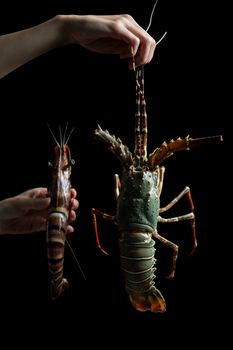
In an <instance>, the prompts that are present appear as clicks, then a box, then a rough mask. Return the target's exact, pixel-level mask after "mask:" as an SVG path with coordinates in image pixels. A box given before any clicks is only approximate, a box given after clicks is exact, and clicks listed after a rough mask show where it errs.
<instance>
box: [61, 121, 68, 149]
mask: <svg viewBox="0 0 233 350" xmlns="http://www.w3.org/2000/svg"><path fill="white" fill-rule="evenodd" d="M67 128H68V121H67V122H66V127H65V132H64V136H63V141H62V142H63V145H66V141H65V140H66V132H67Z"/></svg>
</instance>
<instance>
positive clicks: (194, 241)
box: [158, 186, 197, 255]
mask: <svg viewBox="0 0 233 350" xmlns="http://www.w3.org/2000/svg"><path fill="white" fill-rule="evenodd" d="M184 195H187V196H188V201H189V205H190V209H191V213H189V214H186V215H182V216H178V217H174V218H169V219H164V218H162V217H161V216H159V217H158V221H159V222H162V223H169V222H177V221H183V220H191V225H192V248H191V252H190V253H189V255H192V254H193V252H194V251H195V249H196V248H197V237H196V230H195V215H194V213H193V210H194V204H193V200H192V196H191V191H190V188H189V187H188V186H186V187H185V188H184V189H183V191H182V192H180V194H178V196H176V197H175V198H174V199H173V200H172V201H171V202H170V203H168V204H167V205H166V206H165V207H163V208H160V210H159V212H160V213H163V212H165V211H167V210H169V209H170V208H171V207H173V205H175V204H176V203H177V202H178V201H179V200H180V199H181V198H182V197H183V196H184Z"/></svg>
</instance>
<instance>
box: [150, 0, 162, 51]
mask: <svg viewBox="0 0 233 350" xmlns="http://www.w3.org/2000/svg"><path fill="white" fill-rule="evenodd" d="M158 1H159V0H155V3H154V6H153V8H152V11H151V14H150V20H149V24H148V26H147V28H146V32H148V30H149V29H150V26H151V23H152V19H153V16H154V12H155V8H156V5H157V3H158ZM166 35H167V32H165V33H164V34H163V35H162V37H161V38H160V39H159V40H157V41H156V45H158V44H159V43H160V42H161V41H162V40H163V38H164V37H165V36H166Z"/></svg>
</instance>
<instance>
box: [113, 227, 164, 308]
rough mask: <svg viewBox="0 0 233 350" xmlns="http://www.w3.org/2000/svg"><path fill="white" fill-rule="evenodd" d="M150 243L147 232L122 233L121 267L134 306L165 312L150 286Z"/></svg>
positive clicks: (151, 243)
mask: <svg viewBox="0 0 233 350" xmlns="http://www.w3.org/2000/svg"><path fill="white" fill-rule="evenodd" d="M154 245H155V241H154V240H153V239H152V237H151V234H149V233H144V232H125V233H122V236H121V239H120V241H119V248H120V258H121V268H122V271H123V274H124V278H125V287H126V291H127V293H128V295H129V299H130V301H131V303H132V305H133V306H134V307H135V309H137V310H139V311H152V312H165V311H166V303H165V300H164V298H163V296H162V294H161V293H160V291H159V290H158V289H156V288H155V285H154V278H155V274H154V272H155V270H156V268H155V267H154V265H155V258H154V254H155V248H154Z"/></svg>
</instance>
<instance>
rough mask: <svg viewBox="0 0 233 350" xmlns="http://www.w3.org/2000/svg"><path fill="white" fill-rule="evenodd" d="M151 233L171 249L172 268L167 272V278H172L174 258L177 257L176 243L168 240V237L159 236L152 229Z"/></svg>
mask: <svg viewBox="0 0 233 350" xmlns="http://www.w3.org/2000/svg"><path fill="white" fill-rule="evenodd" d="M152 235H153V236H154V237H155V238H157V239H158V241H160V242H161V243H163V244H165V245H167V246H168V247H169V248H171V249H172V250H173V257H172V268H171V272H170V273H169V274H168V276H167V278H173V277H174V274H175V270H176V260H177V257H178V249H179V247H178V245H176V244H175V243H173V242H171V241H169V240H168V239H166V238H164V237H162V236H160V235H159V234H158V232H157V231H154V232H153V233H152Z"/></svg>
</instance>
